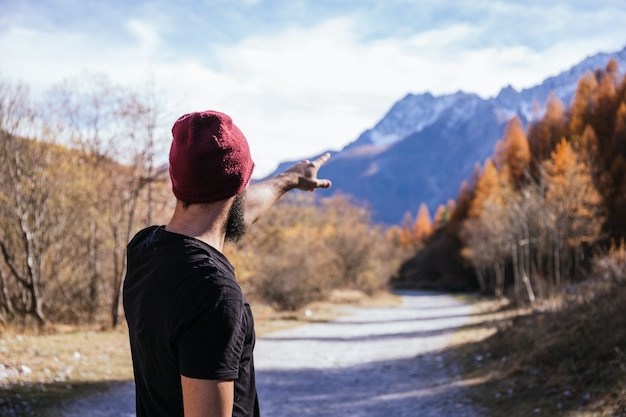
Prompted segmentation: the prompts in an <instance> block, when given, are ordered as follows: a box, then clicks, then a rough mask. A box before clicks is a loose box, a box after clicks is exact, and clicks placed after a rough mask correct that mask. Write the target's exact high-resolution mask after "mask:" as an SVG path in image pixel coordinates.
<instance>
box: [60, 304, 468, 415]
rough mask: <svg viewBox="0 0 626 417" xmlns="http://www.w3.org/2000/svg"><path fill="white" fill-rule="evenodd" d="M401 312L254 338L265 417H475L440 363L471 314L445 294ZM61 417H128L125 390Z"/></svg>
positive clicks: (358, 315)
mask: <svg viewBox="0 0 626 417" xmlns="http://www.w3.org/2000/svg"><path fill="white" fill-rule="evenodd" d="M400 295H401V296H402V304H401V305H400V306H396V307H384V308H357V307H355V308H350V309H347V310H346V311H344V313H346V314H345V315H342V317H340V318H339V319H337V320H335V321H332V322H326V323H314V324H309V325H304V326H300V327H296V328H292V329H289V330H284V331H280V332H275V333H271V334H269V335H266V336H264V337H260V338H259V339H258V340H257V346H256V349H255V364H256V368H257V386H258V390H259V397H260V403H261V412H262V415H263V416H264V417H294V416H298V417H404V416H406V417H418V416H419V417H430V416H432V417H435V416H436V417H442V416H454V417H474V416H477V415H479V414H478V413H477V412H476V411H475V410H474V409H473V407H472V404H471V403H470V402H469V401H468V400H467V399H466V398H465V397H464V389H465V388H464V387H463V385H462V383H461V382H460V379H459V378H458V376H456V375H455V372H454V371H453V367H451V366H449V365H450V364H449V363H448V361H447V360H446V359H445V348H446V347H447V346H448V344H449V340H450V335H451V334H452V332H453V331H454V330H455V329H458V328H459V327H461V326H463V325H465V324H468V322H469V320H470V316H471V311H470V310H471V306H468V305H466V304H463V303H461V302H459V301H457V300H456V299H454V298H453V297H451V296H449V295H445V294H436V293H427V292H402V293H400ZM62 415H63V416H64V417H79V416H81V417H82V416H87V415H88V416H91V417H132V416H134V415H135V413H134V387H133V384H132V383H127V384H119V385H116V386H112V387H111V389H110V390H109V391H107V392H102V393H99V394H97V395H94V396H91V397H88V398H84V399H81V400H79V401H77V402H74V403H72V404H70V405H69V406H66V407H64V411H63V413H62Z"/></svg>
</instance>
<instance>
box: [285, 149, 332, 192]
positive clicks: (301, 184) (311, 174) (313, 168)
mask: <svg viewBox="0 0 626 417" xmlns="http://www.w3.org/2000/svg"><path fill="white" fill-rule="evenodd" d="M329 159H330V153H328V152H327V153H325V154H324V155H322V156H320V157H319V158H317V159H315V160H314V161H309V160H305V161H301V162H298V163H297V164H295V165H293V166H291V167H290V168H288V169H287V170H286V171H285V172H284V174H287V175H295V176H296V179H297V182H296V185H295V186H294V188H297V189H299V190H304V191H315V190H316V189H317V188H329V187H330V186H331V185H332V183H331V182H330V180H327V179H319V178H317V172H318V171H319V169H320V167H321V166H322V165H324V164H325V163H326V161H328V160H329Z"/></svg>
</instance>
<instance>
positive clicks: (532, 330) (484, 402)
mask: <svg viewBox="0 0 626 417" xmlns="http://www.w3.org/2000/svg"><path fill="white" fill-rule="evenodd" d="M478 306H479V308H480V309H482V311H481V310H479V311H478V314H477V315H476V320H475V321H480V323H482V324H481V326H480V327H479V331H478V332H476V331H472V332H470V333H468V334H463V333H460V334H459V335H457V336H456V347H455V348H454V354H455V357H456V359H457V360H458V361H460V362H461V363H462V364H463V366H464V370H465V371H464V379H465V380H466V382H467V383H468V384H469V385H471V386H472V389H471V390H470V395H471V397H472V400H473V402H474V403H476V404H478V405H480V406H482V407H483V408H485V409H487V410H489V411H488V414H485V415H486V416H507V417H522V416H524V417H526V416H531V415H547V416H554V417H559V416H580V417H583V416H584V417H590V416H626V288H624V287H623V285H618V284H616V283H614V282H608V281H606V280H604V281H603V280H593V281H588V282H586V283H584V284H581V285H579V286H577V287H576V288H569V289H568V290H567V291H565V292H564V293H563V294H562V295H561V296H559V297H557V298H554V299H551V300H550V302H548V303H545V304H543V305H540V306H535V308H534V309H533V310H517V309H513V308H510V307H508V306H506V305H504V304H502V303H491V304H490V303H482V304H478Z"/></svg>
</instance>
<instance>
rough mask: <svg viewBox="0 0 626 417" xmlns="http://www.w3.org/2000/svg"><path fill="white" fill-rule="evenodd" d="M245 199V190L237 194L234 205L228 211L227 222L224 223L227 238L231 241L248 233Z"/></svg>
mask: <svg viewBox="0 0 626 417" xmlns="http://www.w3.org/2000/svg"><path fill="white" fill-rule="evenodd" d="M245 200H246V192H245V190H244V191H243V192H241V193H239V194H237V196H235V200H234V201H233V205H232V206H231V207H230V210H229V211H228V219H227V220H226V224H225V225H224V229H225V232H226V240H227V241H229V242H237V241H239V239H241V238H242V237H243V235H245V234H246V229H247V227H246V222H245V218H244V214H245V207H244V206H245V204H244V203H245Z"/></svg>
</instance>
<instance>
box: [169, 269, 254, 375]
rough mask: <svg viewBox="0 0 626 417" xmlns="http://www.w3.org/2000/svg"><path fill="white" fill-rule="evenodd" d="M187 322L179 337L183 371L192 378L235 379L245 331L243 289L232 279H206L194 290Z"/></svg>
mask: <svg viewBox="0 0 626 417" xmlns="http://www.w3.org/2000/svg"><path fill="white" fill-rule="evenodd" d="M191 291H192V292H193V294H190V297H189V299H188V300H189V301H188V302H186V303H185V305H184V306H183V308H184V309H185V310H186V312H187V314H185V323H184V325H183V326H182V328H181V332H180V334H179V337H178V339H177V350H178V356H179V363H180V374H181V375H184V376H186V377H189V378H198V379H214V380H235V379H237V378H238V376H239V361H240V358H241V354H242V350H243V345H244V338H245V333H244V331H243V328H242V325H241V320H242V314H243V295H242V293H241V289H240V288H239V287H238V286H237V285H236V284H234V283H230V282H228V281H226V282H222V283H220V284H217V285H216V284H215V283H213V282H212V281H211V280H208V279H202V280H200V281H199V285H194V286H193V287H192V289H191Z"/></svg>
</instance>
